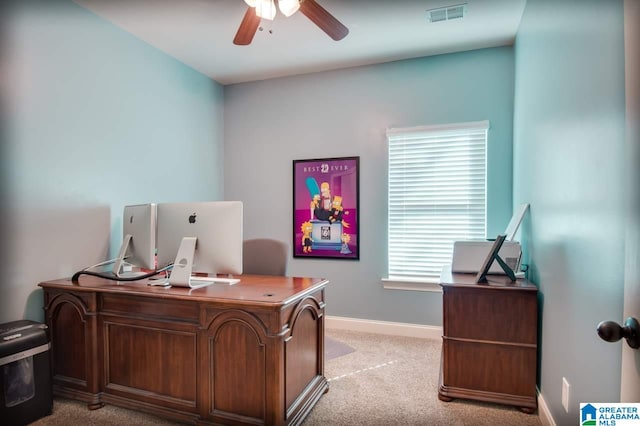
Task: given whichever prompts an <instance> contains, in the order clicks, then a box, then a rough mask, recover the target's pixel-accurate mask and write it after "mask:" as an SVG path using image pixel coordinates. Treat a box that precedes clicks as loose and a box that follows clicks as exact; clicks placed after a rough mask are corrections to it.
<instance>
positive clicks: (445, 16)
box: [427, 3, 467, 22]
mask: <svg viewBox="0 0 640 426" xmlns="http://www.w3.org/2000/svg"><path fill="white" fill-rule="evenodd" d="M466 13H467V3H463V4H456V5H454V6H447V7H439V8H437V9H430V10H427V14H428V18H429V22H440V21H451V20H452V19H461V18H464V15H465V14H466Z"/></svg>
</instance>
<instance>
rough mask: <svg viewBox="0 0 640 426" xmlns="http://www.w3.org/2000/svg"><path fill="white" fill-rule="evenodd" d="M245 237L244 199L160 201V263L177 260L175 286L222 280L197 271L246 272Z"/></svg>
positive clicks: (213, 273)
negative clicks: (244, 259) (200, 275)
mask: <svg viewBox="0 0 640 426" xmlns="http://www.w3.org/2000/svg"><path fill="white" fill-rule="evenodd" d="M242 240H243V237H242V202H240V201H205V202H191V203H160V204H158V266H159V267H160V268H162V267H164V266H167V265H169V264H171V263H173V268H172V270H171V276H170V277H169V284H170V285H172V286H183V287H191V288H193V287H199V286H202V285H208V284H212V283H213V282H216V281H219V280H203V279H202V278H201V277H195V276H194V275H193V274H194V273H203V274H207V275H208V277H215V276H216V274H233V275H235V274H237V275H240V274H242ZM235 281H237V280H235ZM228 283H229V284H233V283H234V282H232V281H229V282H228Z"/></svg>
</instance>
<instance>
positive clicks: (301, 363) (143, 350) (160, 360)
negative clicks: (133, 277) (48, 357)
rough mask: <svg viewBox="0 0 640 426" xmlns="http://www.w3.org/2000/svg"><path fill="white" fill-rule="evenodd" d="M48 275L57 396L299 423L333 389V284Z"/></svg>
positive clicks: (212, 419) (231, 420)
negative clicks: (154, 282)
mask: <svg viewBox="0 0 640 426" xmlns="http://www.w3.org/2000/svg"><path fill="white" fill-rule="evenodd" d="M240 278H241V281H240V282H239V283H238V284H235V285H233V286H224V285H219V286H215V285H214V286H209V287H204V288H199V289H196V290H190V289H185V288H160V287H150V286H147V285H146V284H145V283H144V282H114V281H108V280H104V279H101V278H96V277H85V276H82V277H81V278H80V281H79V282H78V283H72V282H71V281H70V280H68V279H65V280H55V281H47V282H43V283H40V286H41V287H43V289H44V295H45V307H44V308H45V316H46V321H47V325H48V326H49V330H50V333H51V344H52V350H51V352H52V371H53V383H54V393H55V394H56V395H60V396H65V397H68V398H74V399H78V400H82V401H86V402H87V403H88V405H89V408H91V409H98V408H100V407H102V406H103V405H104V404H105V403H108V404H114V405H118V406H122V407H126V408H131V409H136V410H142V411H147V412H150V413H153V414H156V415H159V416H164V417H168V418H172V419H174V420H177V421H179V422H185V423H194V424H202V425H205V424H217V425H218V424H234V425H241V424H251V425H259V424H264V425H290V424H300V423H302V421H303V420H304V418H305V417H306V416H307V415H308V413H309V412H310V411H311V409H312V408H313V406H314V405H315V403H316V402H317V401H318V400H319V398H320V397H321V396H322V394H324V393H325V392H326V391H327V390H328V383H327V380H326V378H325V377H324V306H325V302H324V289H325V286H326V284H327V282H326V281H325V280H321V279H312V278H293V277H267V276H242V277H240Z"/></svg>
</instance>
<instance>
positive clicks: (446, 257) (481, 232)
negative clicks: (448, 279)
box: [387, 121, 489, 282]
mask: <svg viewBox="0 0 640 426" xmlns="http://www.w3.org/2000/svg"><path fill="white" fill-rule="evenodd" d="M488 128H489V122H488V121H481V122H473V123H462V124H453V125H443V126H427V127H412V128H403V129H389V130H387V138H388V140H389V193H388V197H389V199H388V208H389V212H388V214H389V216H388V226H389V229H388V238H389V241H388V245H389V247H388V267H389V270H388V272H389V280H400V281H432V282H433V281H437V279H438V278H439V276H440V272H441V270H442V267H443V266H444V265H447V264H450V263H451V256H452V252H453V242H454V241H456V240H465V239H484V238H485V237H486V204H487V203H486V192H487V191H486V164H487V161H486V152H487V130H488Z"/></svg>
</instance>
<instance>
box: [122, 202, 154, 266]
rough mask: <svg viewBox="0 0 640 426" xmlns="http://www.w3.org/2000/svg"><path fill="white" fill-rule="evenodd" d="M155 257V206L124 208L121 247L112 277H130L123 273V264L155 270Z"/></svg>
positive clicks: (140, 205) (145, 205)
mask: <svg viewBox="0 0 640 426" xmlns="http://www.w3.org/2000/svg"><path fill="white" fill-rule="evenodd" d="M155 256H156V205H155V204H138V205H131V206H125V207H124V212H123V215H122V245H121V246H120V252H119V253H118V257H116V259H115V261H114V264H113V273H114V275H115V276H117V277H125V276H127V275H131V274H132V273H130V272H125V271H124V269H125V268H124V266H125V264H131V265H133V266H136V267H140V268H144V269H147V270H155V269H156V265H155ZM133 274H135V273H133Z"/></svg>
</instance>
